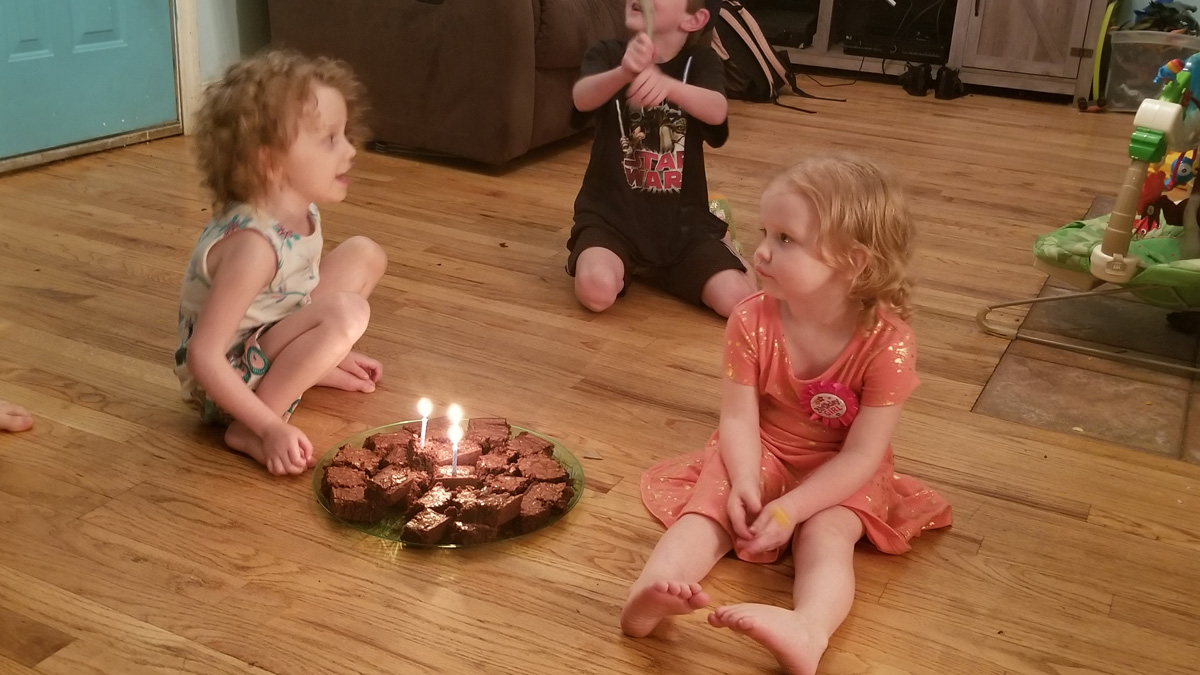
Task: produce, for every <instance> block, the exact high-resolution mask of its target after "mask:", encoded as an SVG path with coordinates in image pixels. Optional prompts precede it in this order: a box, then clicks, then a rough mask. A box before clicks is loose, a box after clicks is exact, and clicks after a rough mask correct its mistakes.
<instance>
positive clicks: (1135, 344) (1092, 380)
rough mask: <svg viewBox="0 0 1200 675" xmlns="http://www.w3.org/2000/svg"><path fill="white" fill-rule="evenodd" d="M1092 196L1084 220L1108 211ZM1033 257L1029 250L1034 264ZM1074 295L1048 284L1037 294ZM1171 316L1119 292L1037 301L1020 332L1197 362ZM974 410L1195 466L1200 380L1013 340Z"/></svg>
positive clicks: (1193, 341)
mask: <svg viewBox="0 0 1200 675" xmlns="http://www.w3.org/2000/svg"><path fill="white" fill-rule="evenodd" d="M1111 205H1112V201H1111V199H1106V198H1097V199H1096V200H1095V201H1094V202H1093V204H1092V208H1091V209H1090V210H1089V211H1088V216H1087V217H1091V216H1092V215H1094V214H1100V213H1107V212H1108V211H1110V210H1111V208H1112V206H1111ZM1032 259H1033V254H1032V252H1031V253H1030V264H1032ZM1071 292H1077V289H1073V288H1070V287H1068V286H1067V285H1065V284H1063V283H1061V282H1058V281H1057V280H1055V279H1053V278H1051V279H1049V280H1048V281H1047V282H1046V285H1045V286H1044V287H1043V288H1042V292H1041V294H1040V295H1041V296H1043V297H1044V296H1048V295H1062V294H1065V293H1071ZM1167 314H1168V311H1167V310H1165V309H1160V308H1158V307H1154V306H1152V305H1147V304H1144V303H1140V302H1138V301H1136V300H1131V299H1128V298H1126V297H1123V296H1112V297H1099V298H1086V299H1080V300H1068V301H1063V302H1061V303H1045V304H1039V305H1034V306H1033V308H1032V309H1031V310H1030V311H1029V314H1028V315H1026V317H1025V320H1024V322H1023V323H1022V324H1021V329H1020V332H1021V334H1022V335H1028V336H1035V337H1044V338H1054V339H1058V340H1063V341H1069V342H1074V343H1076V344H1081V345H1085V346H1091V347H1094V348H1098V349H1102V350H1106V351H1121V352H1124V353H1126V354H1130V355H1142V356H1151V357H1162V358H1166V359H1169V360H1171V361H1174V362H1176V363H1180V364H1197V363H1200V359H1198V353H1197V350H1198V347H1200V345H1198V340H1197V338H1195V337H1192V336H1188V335H1184V334H1182V333H1178V332H1175V331H1173V330H1171V328H1170V327H1168V325H1167V319H1166V317H1167ZM974 410H975V412H977V413H981V414H984V415H988V416H991V417H997V418H1000V419H1005V420H1010V421H1014V422H1020V423H1023V424H1029V425H1032V426H1037V427H1041V428H1044V429H1051V430H1055V431H1062V432H1064V433H1075V434H1081V435H1084V436H1091V437H1093V438H1100V439H1104V440H1108V441H1113V442H1117V443H1122V444H1124V445H1128V446H1131V447H1134V448H1138V449H1141V450H1145V451H1148V452H1153V453H1156V454H1160V455H1165V456H1168V457H1175V458H1182V459H1186V460H1188V461H1192V462H1198V463H1200V376H1197V377H1195V378H1193V377H1190V376H1189V375H1188V374H1187V373H1185V372H1183V371H1178V370H1171V369H1156V368H1154V367H1151V366H1142V365H1134V364H1128V363H1122V362H1119V361H1113V360H1110V359H1105V358H1101V357H1095V356H1089V355H1086V354H1079V353H1076V352H1071V351H1067V350H1064V349H1059V348H1056V347H1052V346H1047V345H1041V344H1036V343H1033V342H1028V341H1025V340H1014V341H1013V342H1012V343H1011V344H1010V345H1009V348H1008V350H1007V351H1006V352H1005V354H1004V357H1003V358H1001V360H1000V363H999V365H998V366H997V367H996V370H995V372H993V373H992V377H991V379H990V380H989V381H988V384H987V386H986V387H984V390H983V393H982V394H980V396H979V400H978V401H976V403H975V408H974Z"/></svg>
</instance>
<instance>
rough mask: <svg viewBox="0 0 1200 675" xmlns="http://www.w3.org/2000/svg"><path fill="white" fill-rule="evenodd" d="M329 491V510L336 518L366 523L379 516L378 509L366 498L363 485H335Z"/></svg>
mask: <svg viewBox="0 0 1200 675" xmlns="http://www.w3.org/2000/svg"><path fill="white" fill-rule="evenodd" d="M329 492H330V494H329V510H330V511H332V512H333V515H335V516H337V517H338V518H341V519H342V520H349V521H353V522H356V523H368V522H371V521H373V520H377V519H378V518H379V514H378V511H376V509H375V507H374V505H373V504H371V502H370V500H369V499H367V490H366V488H365V487H364V486H362V485H356V486H354V487H335V488H332V489H331V490H330V491H329Z"/></svg>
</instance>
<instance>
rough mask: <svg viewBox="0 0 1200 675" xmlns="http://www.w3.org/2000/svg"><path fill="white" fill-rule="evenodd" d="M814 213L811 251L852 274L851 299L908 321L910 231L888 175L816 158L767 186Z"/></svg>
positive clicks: (864, 164) (853, 160)
mask: <svg viewBox="0 0 1200 675" xmlns="http://www.w3.org/2000/svg"><path fill="white" fill-rule="evenodd" d="M771 185H772V186H778V187H782V188H785V189H790V190H793V191H794V192H795V193H797V194H799V195H800V196H802V197H805V198H806V199H808V200H809V201H811V202H812V204H813V206H815V207H816V210H817V215H818V217H819V218H820V224H819V228H818V234H817V247H818V250H820V251H822V255H823V256H824V258H825V262H827V263H828V264H829V265H830V266H831V267H833V268H834V269H838V270H843V271H848V272H852V271H854V270H855V269H856V268H857V266H858V262H857V261H856V260H855V255H856V252H858V255H859V256H860V258H859V260H860V261H865V265H863V268H862V271H860V272H859V273H858V274H857V275H856V276H855V278H854V281H853V283H852V285H851V290H850V293H851V296H852V297H853V298H855V299H857V300H861V301H862V302H863V304H864V305H865V306H867V307H868V308H873V307H880V306H882V307H883V308H885V309H888V310H890V311H891V312H893V313H895V314H897V315H898V316H899V317H900V318H902V319H907V318H909V317H910V316H911V315H912V280H911V279H910V278H909V277H908V274H907V270H906V267H907V265H908V261H909V259H910V258H911V257H912V249H913V239H914V238H915V235H916V228H915V227H914V225H913V222H912V218H911V216H910V215H909V213H908V205H907V203H906V200H905V198H904V195H903V193H902V190H901V189H900V187H899V186H898V184H897V183H896V182H895V179H893V178H892V176H891V175H890V174H888V173H887V172H885V171H884V170H882V169H881V168H879V167H878V166H876V165H875V164H873V163H872V162H871V161H869V160H867V159H865V158H862V157H856V156H853V155H833V156H817V157H811V158H808V159H805V160H804V161H802V162H800V163H798V164H796V165H795V166H793V167H791V168H789V169H787V170H786V171H784V172H783V173H781V174H780V175H779V176H777V177H776V178H775V179H774V180H773V181H772V182H771Z"/></svg>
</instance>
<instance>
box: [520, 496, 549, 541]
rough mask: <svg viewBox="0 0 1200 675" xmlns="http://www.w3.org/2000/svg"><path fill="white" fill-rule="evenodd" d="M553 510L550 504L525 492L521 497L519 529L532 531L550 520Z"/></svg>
mask: <svg viewBox="0 0 1200 675" xmlns="http://www.w3.org/2000/svg"><path fill="white" fill-rule="evenodd" d="M553 515H554V511H553V509H552V508H551V506H550V504H548V503H546V502H544V501H542V500H540V499H537V498H535V497H533V496H532V495H530V493H528V492H526V493H525V496H523V497H521V520H520V525H521V531H522V532H532V531H533V530H536V529H538V528H539V527H542V526H544V525H545V524H546V523H548V522H550V518H551V517H552V516H553Z"/></svg>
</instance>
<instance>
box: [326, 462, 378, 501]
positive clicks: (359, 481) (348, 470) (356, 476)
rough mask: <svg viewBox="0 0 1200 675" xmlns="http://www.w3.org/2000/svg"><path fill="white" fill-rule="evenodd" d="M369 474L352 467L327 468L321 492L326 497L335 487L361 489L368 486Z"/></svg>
mask: <svg viewBox="0 0 1200 675" xmlns="http://www.w3.org/2000/svg"><path fill="white" fill-rule="evenodd" d="M366 482H367V474H366V473H364V472H362V471H359V470H358V469H355V468H354V467H351V466H332V465H331V466H327V467H325V476H324V477H322V479H321V491H322V492H324V493H325V495H326V496H328V495H329V491H330V490H331V489H333V488H335V487H339V488H346V487H361V486H364V485H366Z"/></svg>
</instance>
